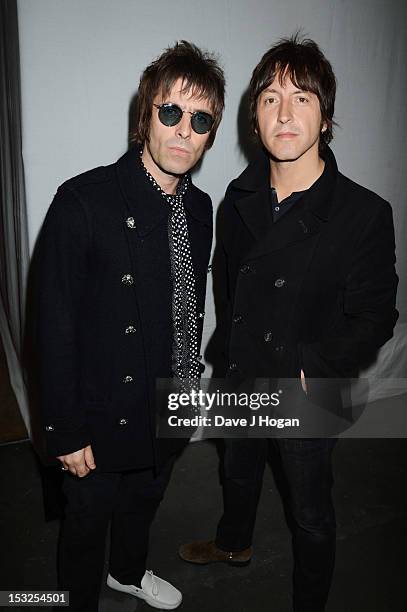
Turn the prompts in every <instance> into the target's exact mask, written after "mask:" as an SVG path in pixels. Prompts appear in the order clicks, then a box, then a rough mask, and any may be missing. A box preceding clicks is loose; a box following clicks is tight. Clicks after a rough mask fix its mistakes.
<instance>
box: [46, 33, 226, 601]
mask: <svg viewBox="0 0 407 612" xmlns="http://www.w3.org/2000/svg"><path fill="white" fill-rule="evenodd" d="M224 85H225V83H224V75H223V72H222V69H221V68H220V67H219V66H218V64H217V62H216V60H215V59H214V57H213V56H211V55H209V54H208V53H204V52H202V51H201V50H200V49H198V48H197V47H196V46H195V45H193V44H191V43H188V42H186V41H181V42H179V43H177V44H176V45H175V46H173V47H172V48H169V49H167V50H166V51H165V52H164V53H163V54H162V55H161V56H160V57H159V58H158V59H157V60H155V61H154V62H153V63H152V64H151V65H149V66H148V67H147V68H146V70H145V71H144V73H143V75H142V77H141V81H140V88H139V106H138V120H137V126H136V134H135V140H136V143H137V144H136V146H134V147H133V148H131V149H130V150H129V151H128V152H127V153H126V154H125V155H123V157H121V158H120V159H119V160H118V161H117V162H116V163H114V164H112V165H110V166H106V167H99V168H96V169H93V170H90V171H89V172H86V173H84V174H81V175H79V176H77V177H74V178H72V179H70V180H68V181H66V182H65V183H64V184H63V185H62V186H61V187H60V188H59V189H58V191H57V194H56V196H55V198H54V200H53V202H52V205H51V207H50V209H49V211H48V213H47V216H46V219H45V222H44V226H43V230H42V234H41V237H40V242H39V287H38V290H37V305H38V320H37V332H36V333H37V343H38V358H39V361H40V370H41V372H40V382H41V396H42V397H41V407H42V412H43V420H44V427H45V431H46V438H47V447H48V452H49V455H50V456H52V457H57V458H58V460H59V461H60V462H61V464H62V469H63V470H64V471H65V472H66V475H65V479H64V485H63V490H64V494H65V496H66V499H67V505H66V511H65V515H66V517H65V520H64V522H63V525H62V530H61V538H60V546H59V579H60V580H59V587H60V588H61V589H64V590H67V591H69V592H70V609H71V610H78V611H79V610H81V611H83V612H95V611H97V609H98V597H99V590H100V584H101V578H102V572H103V565H104V554H105V541H106V534H107V529H108V525H109V521H110V520H111V546H110V561H109V576H108V579H107V584H108V585H109V586H110V587H111V588H113V589H116V590H119V591H122V592H125V593H129V594H130V595H134V596H135V597H138V598H140V599H143V600H144V601H146V602H147V603H148V604H149V605H151V606H153V607H155V608H163V609H174V608H176V607H178V606H179V604H180V603H181V600H182V596H181V593H180V592H179V591H178V590H177V589H176V588H175V587H173V586H172V585H171V584H170V583H168V582H166V581H165V580H162V579H161V578H159V577H157V576H155V575H154V574H153V572H152V571H149V570H146V557H147V549H148V534H149V528H150V524H151V522H152V520H153V518H154V515H155V512H156V510H157V507H158V505H159V503H160V501H161V499H162V497H163V494H164V491H165V488H166V486H167V483H168V480H169V477H170V473H171V469H172V466H173V463H174V458H175V453H176V452H177V450H179V449H180V444H181V445H182V444H185V442H186V441H177V440H157V439H155V434H154V432H155V382H156V379H157V378H171V377H176V378H177V379H179V380H180V381H190V380H191V381H195V380H197V378H198V377H199V376H200V373H201V371H202V369H203V368H202V364H201V363H200V356H199V347H200V342H201V336H202V326H203V316H204V312H203V310H204V304H205V289H206V275H207V267H208V261H209V256H210V250H211V242H212V207H211V200H210V198H209V196H208V195H207V194H205V193H203V192H202V191H200V190H199V189H198V188H197V187H195V186H194V185H193V184H192V182H191V177H190V174H189V170H191V169H192V168H193V167H194V166H195V164H196V163H197V162H198V160H199V159H201V157H202V155H203V154H204V152H205V150H206V149H208V148H209V147H210V146H211V145H212V143H213V141H214V138H215V134H216V130H217V127H218V125H219V122H220V120H221V117H222V112H223V106H224Z"/></svg>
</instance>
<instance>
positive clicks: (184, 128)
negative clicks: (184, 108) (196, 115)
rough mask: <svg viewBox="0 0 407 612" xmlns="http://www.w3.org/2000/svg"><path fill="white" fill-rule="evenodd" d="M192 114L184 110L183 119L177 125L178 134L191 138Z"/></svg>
mask: <svg viewBox="0 0 407 612" xmlns="http://www.w3.org/2000/svg"><path fill="white" fill-rule="evenodd" d="M191 129H192V128H191V115H190V114H189V113H186V112H184V113H183V115H182V118H181V121H180V122H179V123H178V124H177V126H176V131H177V136H180V137H181V138H189V137H190V136H191Z"/></svg>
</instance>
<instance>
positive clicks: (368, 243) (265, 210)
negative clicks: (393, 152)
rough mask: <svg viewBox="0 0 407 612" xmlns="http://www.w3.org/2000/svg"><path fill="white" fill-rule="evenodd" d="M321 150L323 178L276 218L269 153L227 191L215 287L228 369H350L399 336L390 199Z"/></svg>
mask: <svg viewBox="0 0 407 612" xmlns="http://www.w3.org/2000/svg"><path fill="white" fill-rule="evenodd" d="M323 157H324V159H325V169H324V172H323V174H322V175H321V177H320V178H319V179H318V180H317V181H316V183H314V185H313V186H312V187H311V188H310V189H309V190H307V191H306V192H305V193H304V195H303V196H302V197H301V198H300V199H299V200H298V201H297V202H296V203H295V204H294V205H293V206H292V207H291V208H290V209H289V210H288V211H287V213H286V214H284V215H283V216H282V217H281V218H280V219H279V220H278V221H277V222H276V223H273V219H272V212H271V203H270V198H269V189H270V182H269V181H270V167H269V159H268V156H267V155H266V153H265V152H264V151H261V153H260V154H259V157H258V158H257V159H256V160H254V162H253V163H251V164H250V165H249V166H248V167H247V168H246V169H245V170H244V172H243V173H242V174H241V175H240V176H239V177H238V178H237V179H235V180H234V181H232V182H231V183H230V185H229V187H228V189H227V192H226V196H225V201H224V205H223V211H222V214H221V216H220V236H221V246H220V249H219V250H218V262H220V263H218V266H217V275H218V278H217V281H216V286H217V287H219V288H220V290H222V287H223V288H224V290H225V291H224V295H223V298H222V299H221V300H220V304H221V305H220V312H221V316H220V319H219V327H218V334H219V335H220V336H219V337H220V338H222V344H223V351H224V355H225V356H226V358H227V367H228V368H229V373H233V372H234V373H236V374H239V375H240V376H243V377H265V378H268V377H286V378H288V377H294V378H299V377H300V371H301V369H302V370H303V371H304V373H305V376H306V377H308V378H336V379H337V378H340V377H345V378H346V377H353V376H357V374H358V372H359V370H360V368H361V367H362V366H363V365H366V364H367V363H369V362H371V361H372V360H374V358H375V355H376V353H377V351H378V349H379V348H380V347H381V346H382V345H383V344H384V343H385V342H386V341H387V340H388V339H389V338H391V336H392V334H393V328H394V325H395V323H396V320H397V317H398V313H397V311H396V309H395V299H396V289H397V282H398V279H397V276H396V273H395V267H394V265H395V244H394V229H393V221H392V211H391V207H390V205H389V204H388V203H387V202H385V201H384V200H383V199H382V198H380V197H379V196H378V195H376V194H374V193H372V192H371V191H369V190H367V189H365V188H363V187H361V186H360V185H357V184H356V183H355V182H353V181H351V180H350V179H349V178H346V177H345V176H343V175H342V174H341V173H340V172H338V168H337V164H336V161H335V157H334V155H333V153H332V151H331V150H330V149H329V148H327V149H326V151H325V153H323ZM219 337H218V342H219Z"/></svg>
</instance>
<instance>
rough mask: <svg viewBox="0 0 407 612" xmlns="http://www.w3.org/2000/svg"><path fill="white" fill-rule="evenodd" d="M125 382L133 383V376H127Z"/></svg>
mask: <svg viewBox="0 0 407 612" xmlns="http://www.w3.org/2000/svg"><path fill="white" fill-rule="evenodd" d="M123 382H124V383H125V384H126V383H131V382H133V376H125V377H124V378H123Z"/></svg>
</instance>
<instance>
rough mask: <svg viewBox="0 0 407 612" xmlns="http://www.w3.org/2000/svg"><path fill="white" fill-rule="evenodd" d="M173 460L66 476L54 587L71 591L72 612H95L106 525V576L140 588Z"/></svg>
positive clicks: (102, 565)
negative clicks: (155, 469) (148, 466)
mask: <svg viewBox="0 0 407 612" xmlns="http://www.w3.org/2000/svg"><path fill="white" fill-rule="evenodd" d="M173 464H174V458H171V460H169V461H168V462H167V464H166V465H165V467H164V468H163V469H162V470H161V472H160V473H159V474H158V475H157V476H155V475H154V472H153V470H152V469H145V470H134V471H128V472H122V473H107V472H98V471H95V472H91V473H90V474H88V476H85V477H84V478H78V477H76V476H72V475H70V474H67V475H66V476H65V480H64V484H63V492H64V494H65V497H66V501H67V504H66V509H65V520H64V521H63V522H62V525H61V532H60V540H59V553H58V561H59V564H58V565H59V567H58V570H59V572H58V573H59V588H60V589H61V590H66V591H69V592H70V607H69V609H70V610H71V611H75V612H79V611H80V612H97V610H98V600H99V592H100V586H101V581H102V574H103V567H104V559H105V547H106V536H107V530H108V527H109V523H110V521H111V532H110V533H111V538H110V559H109V573H110V574H111V575H112V576H113V577H114V578H116V580H118V581H119V582H121V583H122V584H134V585H136V586H140V582H141V579H142V577H143V575H144V572H145V570H146V558H147V553H148V540H149V530H150V525H151V522H152V520H153V519H154V516H155V513H156V511H157V508H158V506H159V504H160V502H161V500H162V498H163V495H164V492H165V489H166V487H167V484H168V481H169V479H170V475H171V471H172V467H173Z"/></svg>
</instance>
